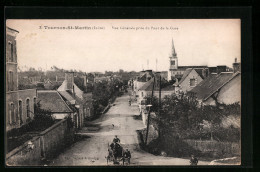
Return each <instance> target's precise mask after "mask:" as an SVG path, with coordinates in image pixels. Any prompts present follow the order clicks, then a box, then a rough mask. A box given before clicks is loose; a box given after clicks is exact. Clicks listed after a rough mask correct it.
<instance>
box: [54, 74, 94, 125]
mask: <svg viewBox="0 0 260 172" xmlns="http://www.w3.org/2000/svg"><path fill="white" fill-rule="evenodd" d="M84 83H86V82H84ZM57 91H58V92H59V94H60V95H61V96H62V97H63V98H64V99H65V101H66V102H67V103H68V104H69V105H71V106H73V107H75V108H76V110H77V112H78V116H77V121H76V124H77V125H76V126H77V128H81V127H82V126H83V122H84V120H85V119H86V118H91V117H92V116H93V114H94V110H93V109H94V108H93V104H92V93H86V92H84V91H82V90H81V89H80V88H79V87H78V86H77V85H76V84H75V83H74V73H73V72H66V73H65V80H64V81H63V83H62V85H61V86H60V87H59V88H58V90H57Z"/></svg>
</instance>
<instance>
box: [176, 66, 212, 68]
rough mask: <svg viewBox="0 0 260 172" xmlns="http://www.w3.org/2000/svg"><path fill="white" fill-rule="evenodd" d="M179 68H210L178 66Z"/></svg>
mask: <svg viewBox="0 0 260 172" xmlns="http://www.w3.org/2000/svg"><path fill="white" fill-rule="evenodd" d="M178 68H208V66H178Z"/></svg>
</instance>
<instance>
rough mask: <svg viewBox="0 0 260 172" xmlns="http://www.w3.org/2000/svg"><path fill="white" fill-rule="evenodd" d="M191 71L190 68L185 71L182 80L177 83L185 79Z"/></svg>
mask: <svg viewBox="0 0 260 172" xmlns="http://www.w3.org/2000/svg"><path fill="white" fill-rule="evenodd" d="M192 70H193V69H192V68H188V69H186V70H185V72H184V73H183V75H182V78H181V80H180V81H179V83H178V84H181V83H182V82H183V81H184V80H185V79H186V78H187V76H188V75H189V74H190V73H191V71H192Z"/></svg>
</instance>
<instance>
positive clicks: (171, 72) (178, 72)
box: [168, 68, 186, 81]
mask: <svg viewBox="0 0 260 172" xmlns="http://www.w3.org/2000/svg"><path fill="white" fill-rule="evenodd" d="M185 70H186V68H181V69H172V70H169V74H168V81H170V80H172V79H173V78H175V76H176V75H183V73H184V72H185Z"/></svg>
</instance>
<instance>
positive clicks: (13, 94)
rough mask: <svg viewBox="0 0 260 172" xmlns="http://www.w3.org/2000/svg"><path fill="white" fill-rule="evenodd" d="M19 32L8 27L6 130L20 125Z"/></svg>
mask: <svg viewBox="0 0 260 172" xmlns="http://www.w3.org/2000/svg"><path fill="white" fill-rule="evenodd" d="M18 33H19V32H18V31H17V30H14V29H12V28H9V27H7V28H6V43H5V45H6V57H5V59H6V60H5V66H6V81H5V83H6V84H5V88H6V107H5V109H6V118H5V119H6V122H5V124H6V130H7V131H8V130H11V129H12V128H16V127H18V126H19V124H17V121H16V119H17V118H16V117H17V114H18V113H17V112H18V78H17V77H18V75H17V51H16V35H17V34H18Z"/></svg>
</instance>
